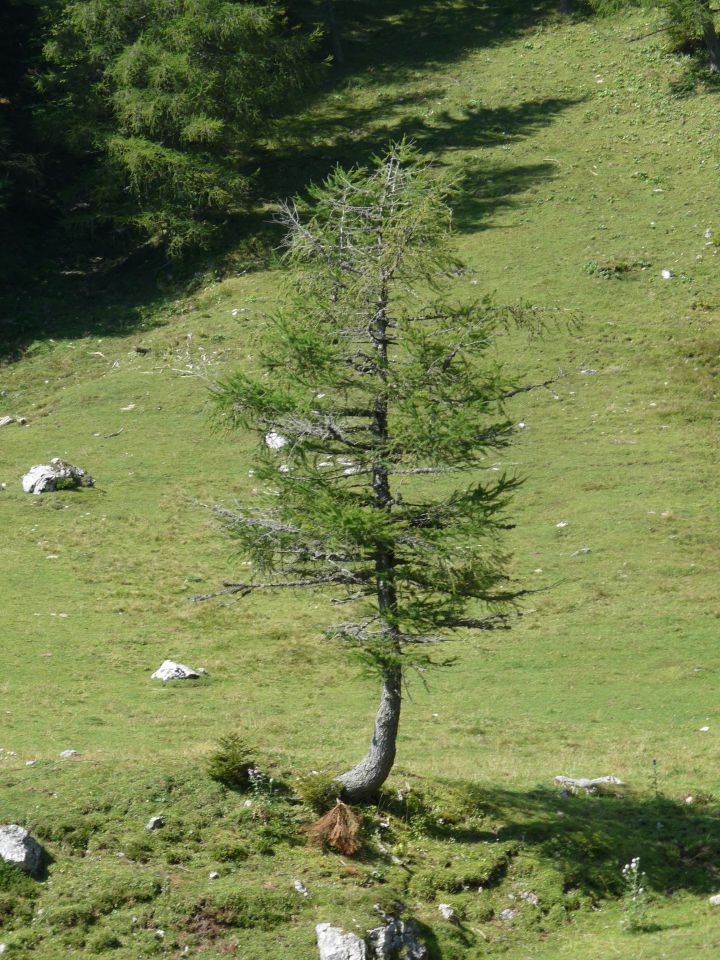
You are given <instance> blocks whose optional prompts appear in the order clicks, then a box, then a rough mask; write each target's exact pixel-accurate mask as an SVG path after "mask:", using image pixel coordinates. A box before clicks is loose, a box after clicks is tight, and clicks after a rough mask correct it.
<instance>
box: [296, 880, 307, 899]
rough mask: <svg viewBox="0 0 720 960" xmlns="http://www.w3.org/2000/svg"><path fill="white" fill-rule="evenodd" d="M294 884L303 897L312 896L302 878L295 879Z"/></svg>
mask: <svg viewBox="0 0 720 960" xmlns="http://www.w3.org/2000/svg"><path fill="white" fill-rule="evenodd" d="M293 886H294V887H295V889H296V890H297V892H298V893H299V894H300V896H301V897H309V896H310V891H309V890H308V888H307V887H306V886H305V884H304V883H303V882H302V880H293Z"/></svg>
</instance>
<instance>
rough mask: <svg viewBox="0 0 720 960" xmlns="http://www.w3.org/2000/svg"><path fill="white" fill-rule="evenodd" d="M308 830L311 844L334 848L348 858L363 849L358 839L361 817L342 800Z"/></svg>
mask: <svg viewBox="0 0 720 960" xmlns="http://www.w3.org/2000/svg"><path fill="white" fill-rule="evenodd" d="M306 830H307V834H308V837H309V838H310V842H311V843H317V844H320V845H321V846H327V847H332V848H333V850H337V851H338V852H339V853H342V854H344V855H345V856H346V857H351V856H352V855H353V854H354V853H357V852H358V850H360V848H361V847H362V843H361V841H360V840H359V839H358V832H359V830H360V817H359V816H358V815H357V814H356V813H355V811H354V810H352V809H351V808H350V807H348V805H347V804H345V803H343V802H342V800H338V802H337V803H336V804H335V806H334V807H333V808H332V810H329V811H328V812H327V813H325V814H323V816H322V817H320V819H319V820H316V821H315V823H311V824H310V826H309V827H306Z"/></svg>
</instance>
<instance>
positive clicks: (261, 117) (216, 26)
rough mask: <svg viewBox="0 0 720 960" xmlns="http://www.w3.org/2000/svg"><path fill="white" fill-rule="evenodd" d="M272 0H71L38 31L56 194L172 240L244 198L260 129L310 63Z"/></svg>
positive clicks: (91, 216) (200, 229) (304, 45)
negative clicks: (67, 163)
mask: <svg viewBox="0 0 720 960" xmlns="http://www.w3.org/2000/svg"><path fill="white" fill-rule="evenodd" d="M314 42H315V38H314V36H313V35H311V34H309V33H307V32H305V33H302V32H300V31H298V30H292V29H290V27H289V26H288V25H287V23H286V22H285V20H284V19H283V16H282V8H281V6H280V5H279V4H278V3H277V2H276V0H264V2H257V3H253V2H248V0H69V2H67V3H66V4H65V6H64V9H63V11H62V14H61V15H60V16H59V17H57V18H55V20H54V22H53V23H52V26H51V28H50V30H49V36H48V40H47V42H46V44H45V58H46V62H47V70H46V72H45V74H44V76H43V77H42V78H41V81H40V85H41V88H42V91H43V94H44V96H45V98H46V99H47V101H48V105H47V106H45V107H43V109H42V111H41V112H39V116H38V119H39V121H40V122H41V123H42V128H43V133H44V135H45V136H46V137H48V138H49V140H50V141H51V142H54V143H56V144H58V145H61V146H62V147H63V148H64V149H66V150H68V151H70V153H71V154H72V157H73V158H74V161H75V165H76V169H75V171H74V173H75V174H76V175H75V176H72V177H71V178H70V182H71V189H70V191H68V196H67V203H68V207H70V208H72V209H73V210H74V211H75V213H76V215H77V216H78V217H79V218H81V219H86V220H89V221H91V222H92V223H93V224H95V223H98V222H102V221H107V222H110V223H112V224H114V225H116V226H117V225H120V226H130V227H132V228H134V229H137V230H139V231H140V232H141V234H143V235H144V236H146V237H147V238H149V239H150V240H151V241H154V242H157V243H164V244H166V245H167V246H168V247H169V249H170V250H171V252H174V251H178V250H180V249H182V248H183V247H185V246H187V245H192V244H201V243H203V242H205V241H206V240H207V239H208V237H209V235H210V234H211V233H212V231H213V228H214V226H215V225H216V224H217V222H218V221H222V220H223V219H225V218H226V217H227V216H228V215H230V214H232V213H233V212H234V211H238V210H240V209H242V207H243V204H244V203H245V202H246V199H247V195H248V191H249V187H250V182H251V173H252V169H253V168H252V164H253V155H254V150H255V148H256V146H257V143H258V140H259V139H261V138H262V136H263V135H266V134H267V132H268V129H269V125H270V122H271V119H272V118H273V116H276V115H278V114H280V113H281V112H282V111H283V110H285V109H287V106H288V98H289V97H290V95H291V93H292V91H293V90H294V89H296V88H298V87H299V86H300V85H302V84H303V83H304V82H306V81H307V80H308V79H309V78H310V76H311V75H312V73H313V69H314V68H313V65H312V57H311V53H312V50H313V46H314Z"/></svg>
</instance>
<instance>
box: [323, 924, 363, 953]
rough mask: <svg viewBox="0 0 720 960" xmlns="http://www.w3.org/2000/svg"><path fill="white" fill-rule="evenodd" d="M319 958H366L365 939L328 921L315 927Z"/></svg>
mask: <svg viewBox="0 0 720 960" xmlns="http://www.w3.org/2000/svg"><path fill="white" fill-rule="evenodd" d="M315 936H316V937H317V945H318V952H319V954H320V960H367V947H366V946H365V941H364V940H361V939H360V937H358V936H356V934H354V933H345V931H344V930H341V929H340V928H339V927H333V926H332V924H329V923H319V924H318V925H317V926H316V927H315Z"/></svg>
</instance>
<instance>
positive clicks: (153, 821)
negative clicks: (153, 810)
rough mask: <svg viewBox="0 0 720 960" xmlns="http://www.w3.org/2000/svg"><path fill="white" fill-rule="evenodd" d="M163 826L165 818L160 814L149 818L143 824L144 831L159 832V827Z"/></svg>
mask: <svg viewBox="0 0 720 960" xmlns="http://www.w3.org/2000/svg"><path fill="white" fill-rule="evenodd" d="M164 826H165V817H163V815H162V814H158V815H157V816H156V817H150V819H149V820H148V822H147V823H146V824H145V829H146V830H159V829H160V828H161V827H164Z"/></svg>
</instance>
